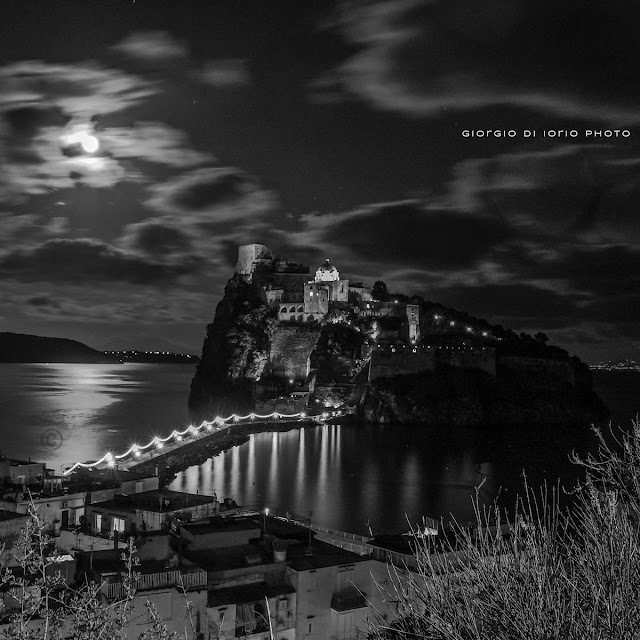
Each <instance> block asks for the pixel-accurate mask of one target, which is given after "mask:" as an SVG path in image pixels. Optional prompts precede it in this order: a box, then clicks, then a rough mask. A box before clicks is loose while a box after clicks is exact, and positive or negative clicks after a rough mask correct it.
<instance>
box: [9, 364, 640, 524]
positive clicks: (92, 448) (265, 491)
mask: <svg viewBox="0 0 640 640" xmlns="http://www.w3.org/2000/svg"><path fill="white" fill-rule="evenodd" d="M193 373H194V367H193V365H178V364H172V365H167V364H141V363H127V364H113V365H111V364H95V365H93V364H0V451H1V453H2V455H4V456H7V457H13V458H20V459H25V460H27V459H29V458H30V459H32V460H37V461H45V462H47V465H48V467H49V468H51V469H53V470H54V471H55V472H56V473H59V472H61V471H62V469H63V468H65V467H67V466H69V465H70V464H73V463H74V462H76V461H88V460H95V459H97V458H99V457H101V456H102V455H103V454H104V453H105V452H107V451H111V452H113V453H116V454H117V453H119V452H122V451H124V450H126V449H127V448H128V447H129V445H130V444H132V443H134V442H137V443H139V444H145V443H147V442H148V441H149V440H151V439H152V438H153V437H154V436H156V435H161V436H164V435H167V434H169V433H170V432H171V431H173V429H182V428H184V427H185V426H187V425H188V415H187V398H188V394H189V385H190V383H191V378H192V376H193ZM594 382H595V385H596V388H597V390H598V392H599V393H600V395H601V396H602V398H603V399H604V401H605V403H606V404H607V406H609V408H610V410H611V413H612V416H611V424H612V426H613V428H617V427H618V426H620V427H622V428H629V427H630V426H631V421H632V419H633V418H634V417H635V416H636V414H637V412H638V411H640V372H635V371H616V372H607V371H594ZM601 426H603V427H605V428H606V426H607V425H606V424H605V425H601ZM594 441H595V440H594V437H593V434H592V432H591V431H590V429H589V428H588V426H585V428H584V429H583V430H578V431H576V430H570V429H567V428H565V427H563V426H562V425H559V426H557V427H553V428H550V429H546V430H545V431H544V432H540V431H538V430H527V429H523V428H521V427H519V428H515V427H514V428H513V429H509V428H504V429H502V430H501V431H500V432H492V433H489V432H487V431H486V430H483V429H458V428H453V427H446V426H444V427H440V428H430V427H429V428H428V427H420V426H419V425H418V426H402V425H372V426H354V425H347V424H342V425H340V424H337V425H322V426H312V427H306V428H303V429H293V430H291V431H286V432H276V433H269V432H266V433H258V434H254V435H252V436H251V437H250V438H249V440H248V441H247V442H246V443H244V444H242V445H240V446H236V447H233V448H232V449H230V450H228V451H226V452H223V453H221V454H219V455H217V456H215V457H213V458H211V459H210V460H208V461H207V462H205V463H204V464H202V465H199V466H194V467H191V468H189V469H186V470H184V471H182V472H181V473H179V474H178V475H177V476H176V478H175V479H174V481H173V482H172V484H171V485H170V486H171V488H172V489H175V490H179V491H192V492H196V491H197V492H200V493H203V494H214V493H215V494H216V495H217V496H218V497H219V498H224V497H229V498H233V499H234V500H236V501H237V502H238V503H239V504H243V505H252V506H256V507H257V508H262V507H267V506H268V507H271V508H273V509H280V510H282V511H288V512H289V513H293V514H297V515H300V516H303V517H311V518H312V521H313V522H314V523H315V524H318V525H321V526H325V527H330V528H335V529H341V530H344V531H352V532H354V533H367V532H369V531H373V532H374V533H397V532H400V531H407V530H408V529H409V528H410V527H415V526H421V525H422V522H423V517H424V516H428V517H432V518H437V519H439V518H441V517H444V518H446V519H448V518H455V519H456V520H458V521H461V522H465V521H473V520H474V508H475V507H474V499H475V498H477V499H478V500H479V503H480V505H483V504H489V503H491V502H492V501H493V500H494V499H498V500H499V501H500V502H501V503H502V504H506V505H509V504H512V503H513V502H514V501H515V496H516V495H517V494H519V493H522V491H523V487H524V483H525V482H527V483H528V484H529V485H530V486H533V487H537V486H540V485H541V484H542V483H545V482H546V483H547V484H548V485H552V486H555V485H556V484H558V483H560V484H561V485H562V486H564V487H565V488H570V487H571V486H573V484H574V483H575V480H576V479H577V477H578V475H579V468H578V467H576V465H575V464H573V463H572V462H571V461H570V459H569V456H570V454H571V452H576V453H578V454H579V455H585V454H586V452H587V451H588V450H591V449H592V448H593V446H594Z"/></svg>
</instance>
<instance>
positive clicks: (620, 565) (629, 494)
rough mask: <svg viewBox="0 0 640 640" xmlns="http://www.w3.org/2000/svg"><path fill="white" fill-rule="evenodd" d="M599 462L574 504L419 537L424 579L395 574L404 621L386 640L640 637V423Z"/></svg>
mask: <svg viewBox="0 0 640 640" xmlns="http://www.w3.org/2000/svg"><path fill="white" fill-rule="evenodd" d="M596 435H597V437H598V439H599V450H598V453H597V455H595V456H588V457H587V458H586V459H584V460H582V459H579V458H577V457H575V456H574V458H573V461H574V462H576V464H578V465H580V467H581V468H582V469H583V470H584V471H585V472H586V478H585V480H584V481H583V482H582V483H580V485H579V486H578V487H576V489H575V491H574V492H573V502H572V504H571V505H570V507H567V508H560V506H559V503H558V499H557V498H558V491H557V490H553V491H551V490H547V489H543V490H542V492H541V493H540V494H535V493H534V492H533V491H531V490H530V489H529V488H528V487H525V497H524V499H522V500H520V501H519V502H518V504H517V507H516V510H515V513H514V514H513V515H512V516H511V517H510V518H509V522H506V520H505V517H504V513H503V512H502V511H501V510H500V509H499V508H498V507H497V506H494V507H493V508H491V509H487V510H481V509H480V508H479V507H478V506H477V505H478V502H477V501H476V517H477V520H478V528H477V529H473V530H470V529H465V528H463V527H460V526H457V527H455V528H454V530H453V533H452V536H451V537H449V538H448V539H447V540H443V541H439V542H435V543H434V542H433V541H432V540H430V539H429V538H423V539H418V542H417V548H416V555H417V560H418V571H417V572H414V573H409V572H402V571H398V570H394V569H391V570H390V571H391V573H392V576H391V577H392V580H393V583H394V584H395V589H394V590H393V593H391V594H388V597H389V599H391V600H396V601H397V607H398V617H397V619H396V620H395V621H394V622H391V623H387V622H384V621H383V620H381V619H380V620H378V621H377V623H376V624H375V628H372V629H371V633H372V636H373V637H374V638H377V639H382V638H390V639H391V638H393V639H407V640H408V639H414V638H415V639H418V638H420V639H422V638H426V639H430V638H432V639H438V640H445V639H446V640H494V639H496V640H519V639H522V640H555V639H557V640H583V639H592V640H596V639H597V640H603V639H605V638H606V639H610V640H626V639H631V638H637V637H638V629H639V628H640V534H639V527H638V517H637V514H639V513H640V425H639V424H638V421H635V422H634V424H633V428H632V430H631V431H630V432H629V433H623V434H621V435H620V436H619V438H617V440H615V441H614V442H613V443H612V444H609V443H608V442H607V440H606V438H605V437H604V436H603V434H602V433H601V432H598V431H596Z"/></svg>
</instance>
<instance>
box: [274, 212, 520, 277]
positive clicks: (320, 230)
mask: <svg viewBox="0 0 640 640" xmlns="http://www.w3.org/2000/svg"><path fill="white" fill-rule="evenodd" d="M301 226H302V228H303V229H304V228H305V227H306V230H303V231H300V232H298V233H294V234H290V240H293V241H294V242H295V243H296V244H298V245H299V246H325V247H328V246H334V247H335V246H338V247H341V249H342V251H344V252H348V253H349V254H350V257H351V259H352V260H355V261H357V260H365V261H372V262H375V263H377V264H379V265H381V266H384V265H389V264H393V265H397V266H401V265H407V266H411V267H413V268H418V269H420V268H422V269H436V270H444V269H458V268H463V267H470V266H472V265H474V264H475V263H476V262H477V261H478V260H479V259H480V258H481V257H482V256H483V255H485V254H486V253H487V252H488V251H490V250H491V249H492V247H494V246H495V245H497V244H500V243H502V242H504V241H506V240H508V239H509V238H510V237H512V235H513V233H512V231H511V229H510V228H509V227H508V226H507V225H506V224H505V223H504V222H503V221H501V220H499V219H496V218H492V217H486V216H483V215H475V214H467V213H464V212H461V211H459V210H456V209H446V208H432V207H430V206H429V205H428V204H427V203H425V202H423V201H419V200H409V201H403V202H389V203H381V204H376V205H371V206H368V207H363V208H361V209H357V210H355V211H349V212H344V213H339V214H331V215H312V216H304V217H303V218H302V225H301ZM283 235H285V234H283Z"/></svg>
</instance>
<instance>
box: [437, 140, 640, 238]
mask: <svg viewBox="0 0 640 640" xmlns="http://www.w3.org/2000/svg"><path fill="white" fill-rule="evenodd" d="M628 153H629V152H628V151H626V150H625V149H624V148H620V147H615V146H612V145H600V146H593V145H582V144H573V145H564V146H556V147H552V148H550V149H546V150H544V151H526V152H516V153H505V154H501V155H498V156H495V157H492V158H480V159H473V160H464V161H461V162H459V163H457V164H456V165H455V166H454V167H453V174H454V177H453V180H452V181H451V183H450V186H449V195H448V197H449V198H450V200H451V201H452V202H453V203H454V204H455V205H456V206H458V207H461V208H465V209H470V210H473V211H484V212H485V213H489V212H491V213H493V214H495V215H499V216H501V217H503V218H504V219H505V220H507V221H508V222H509V223H510V224H511V225H513V226H515V227H517V229H518V232H519V233H521V234H522V235H523V237H527V236H529V237H536V236H537V237H545V238H554V239H556V240H562V241H568V240H569V241H571V240H580V241H587V242H605V241H608V242H612V241H616V240H617V241H620V240H622V239H624V240H625V241H627V242H629V241H630V242H640V221H639V219H638V216H637V215H636V211H637V209H638V207H639V206H640V179H639V178H638V174H637V166H638V160H637V158H635V157H634V156H629V155H627V154H628Z"/></svg>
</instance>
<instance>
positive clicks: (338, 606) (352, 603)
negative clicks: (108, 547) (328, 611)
mask: <svg viewBox="0 0 640 640" xmlns="http://www.w3.org/2000/svg"><path fill="white" fill-rule="evenodd" d="M366 606H367V600H366V597H365V594H364V593H362V592H361V591H358V590H357V589H352V590H351V591H344V592H342V593H334V594H333V596H331V608H332V609H333V610H334V611H350V610H351V609H362V608H364V607H366Z"/></svg>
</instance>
